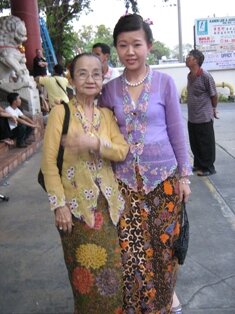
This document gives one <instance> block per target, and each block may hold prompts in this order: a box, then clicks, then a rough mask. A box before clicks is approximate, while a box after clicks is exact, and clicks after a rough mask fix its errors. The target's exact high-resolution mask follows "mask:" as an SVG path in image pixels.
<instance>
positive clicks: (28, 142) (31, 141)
mask: <svg viewBox="0 0 235 314" xmlns="http://www.w3.org/2000/svg"><path fill="white" fill-rule="evenodd" d="M25 143H26V144H27V145H31V144H32V143H33V140H30V139H28V140H26V141H25Z"/></svg>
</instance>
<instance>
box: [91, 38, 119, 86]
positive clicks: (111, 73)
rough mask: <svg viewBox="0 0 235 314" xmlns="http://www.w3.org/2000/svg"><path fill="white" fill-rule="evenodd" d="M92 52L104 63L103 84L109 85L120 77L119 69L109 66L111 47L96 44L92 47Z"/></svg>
mask: <svg viewBox="0 0 235 314" xmlns="http://www.w3.org/2000/svg"><path fill="white" fill-rule="evenodd" d="M92 52H93V53H94V54H95V55H97V56H98V57H99V58H100V60H101V62H102V70H103V76H104V79H103V84H106V83H108V82H109V81H111V80H112V79H114V78H116V77H118V76H119V75H120V73H119V71H118V69H116V68H112V67H110V66H109V64H108V61H109V57H110V47H109V46H108V45H106V44H104V43H96V44H94V45H93V47H92Z"/></svg>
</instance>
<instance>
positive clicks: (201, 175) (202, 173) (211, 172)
mask: <svg viewBox="0 0 235 314" xmlns="http://www.w3.org/2000/svg"><path fill="white" fill-rule="evenodd" d="M215 173H216V171H215V170H213V171H202V170H200V171H198V172H197V175H198V176H199V177H208V176H211V175H212V174H215Z"/></svg>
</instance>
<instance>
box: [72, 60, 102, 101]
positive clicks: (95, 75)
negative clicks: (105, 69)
mask: <svg viewBox="0 0 235 314" xmlns="http://www.w3.org/2000/svg"><path fill="white" fill-rule="evenodd" d="M102 83H103V75H102V65H101V62H100V60H99V59H98V58H96V57H94V56H83V57H81V58H79V59H78V60H77V62H76V64H75V67H74V78H73V84H74V86H75V87H76V90H77V93H78V94H80V95H85V96H96V95H98V94H99V92H100V91H101V88H102Z"/></svg>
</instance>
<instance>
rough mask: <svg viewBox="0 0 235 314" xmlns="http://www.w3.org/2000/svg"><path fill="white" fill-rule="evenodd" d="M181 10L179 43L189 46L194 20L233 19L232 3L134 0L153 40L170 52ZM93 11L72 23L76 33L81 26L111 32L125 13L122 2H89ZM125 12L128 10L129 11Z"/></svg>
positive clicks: (234, 7)
mask: <svg viewBox="0 0 235 314" xmlns="http://www.w3.org/2000/svg"><path fill="white" fill-rule="evenodd" d="M178 2H179V3H180V7H181V10H180V11H181V29H182V43H183V44H191V45H192V46H193V26H194V24H195V19H201V18H208V17H214V16H215V17H225V16H235V5H234V3H235V1H234V0H220V1H215V0H169V1H168V2H167V4H166V3H165V2H164V1H163V0H138V8H139V14H140V15H142V16H143V18H144V19H148V18H149V19H150V20H151V21H152V22H153V25H151V28H152V31H153V35H154V40H156V41H160V42H162V43H164V44H165V45H166V46H167V47H168V48H170V49H173V48H174V47H175V46H177V45H178V43H179V36H178V33H179V31H178V7H177V3H178ZM91 8H92V10H93V12H90V13H89V14H88V15H86V14H84V13H83V14H82V15H81V16H80V18H79V21H78V22H76V23H75V24H76V29H77V30H78V29H79V28H80V27H81V26H82V25H93V26H96V25H100V24H104V25H105V26H106V27H109V28H110V29H111V30H113V28H114V26H115V24H116V22H117V21H118V19H119V18H120V16H122V15H124V14H125V11H126V8H125V1H124V0H91ZM129 12H130V13H132V11H131V10H130V9H129Z"/></svg>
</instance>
